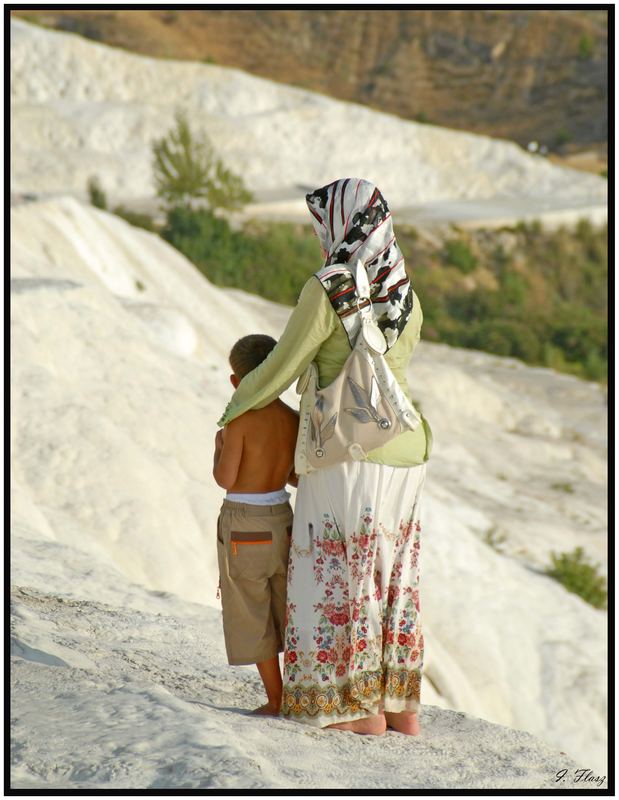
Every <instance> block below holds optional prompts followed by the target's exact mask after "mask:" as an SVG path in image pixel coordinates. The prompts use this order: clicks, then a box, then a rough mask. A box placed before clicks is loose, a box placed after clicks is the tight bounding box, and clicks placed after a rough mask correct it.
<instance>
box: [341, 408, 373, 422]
mask: <svg viewBox="0 0 619 800" xmlns="http://www.w3.org/2000/svg"><path fill="white" fill-rule="evenodd" d="M345 411H346V412H347V413H348V414H352V416H353V417H354V418H355V419H356V420H357V422H370V421H371V420H372V419H373V417H372V415H371V414H369V413H368V412H367V411H366V410H365V408H347V409H345Z"/></svg>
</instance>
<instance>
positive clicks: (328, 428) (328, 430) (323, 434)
mask: <svg viewBox="0 0 619 800" xmlns="http://www.w3.org/2000/svg"><path fill="white" fill-rule="evenodd" d="M336 421H337V412H336V413H335V414H334V415H333V416H332V417H331V419H330V420H329V422H327V424H326V425H325V427H324V428H323V429H322V430H321V431H320V438H321V439H322V442H323V444H324V443H325V442H326V441H328V440H329V439H331V437H332V436H333V434H334V433H335V423H336Z"/></svg>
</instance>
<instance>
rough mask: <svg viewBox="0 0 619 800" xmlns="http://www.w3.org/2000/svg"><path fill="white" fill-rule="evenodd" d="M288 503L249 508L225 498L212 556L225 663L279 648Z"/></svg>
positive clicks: (249, 660)
mask: <svg viewBox="0 0 619 800" xmlns="http://www.w3.org/2000/svg"><path fill="white" fill-rule="evenodd" d="M291 535H292V508H291V507H290V503H281V504H279V505H275V506H254V505H249V504H248V503H235V502H232V501H230V500H224V502H223V505H222V507H221V512H220V514H219V519H218V520H217V558H218V561H219V583H220V587H221V606H222V612H223V623H224V638H225V640H226V652H227V654H228V663H230V664H257V663H258V662H260V661H266V660H267V659H269V658H273V656H276V655H277V654H278V653H281V652H282V650H283V649H284V628H285V618H286V578H287V574H288V551H289V550H290V537H291Z"/></svg>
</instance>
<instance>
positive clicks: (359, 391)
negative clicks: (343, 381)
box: [348, 378, 369, 408]
mask: <svg viewBox="0 0 619 800" xmlns="http://www.w3.org/2000/svg"><path fill="white" fill-rule="evenodd" d="M348 385H349V386H350V391H351V392H352V396H353V397H354V398H355V403H356V404H357V405H358V406H361V407H362V408H368V407H369V397H368V393H367V392H366V391H365V389H364V388H363V387H362V386H359V384H358V383H357V382H356V381H353V379H352V378H348Z"/></svg>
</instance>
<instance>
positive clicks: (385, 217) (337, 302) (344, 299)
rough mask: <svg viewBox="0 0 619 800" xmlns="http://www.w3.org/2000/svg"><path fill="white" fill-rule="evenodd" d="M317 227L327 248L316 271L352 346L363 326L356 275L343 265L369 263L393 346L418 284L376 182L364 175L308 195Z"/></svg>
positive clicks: (373, 292) (379, 313)
mask: <svg viewBox="0 0 619 800" xmlns="http://www.w3.org/2000/svg"><path fill="white" fill-rule="evenodd" d="M305 199H306V201H307V205H308V208H309V210H310V213H311V215H312V222H313V225H314V229H315V231H316V233H317V234H318V238H319V239H320V243H321V244H322V247H323V249H324V250H325V251H326V253H327V257H326V259H325V263H324V266H323V267H322V269H320V270H319V271H318V272H317V273H316V277H317V278H318V280H319V281H320V282H321V283H322V285H323V287H324V289H325V291H326V292H327V294H328V296H329V300H330V301H331V305H332V306H333V308H334V310H335V312H336V313H337V315H338V316H339V317H340V319H341V321H342V324H343V325H344V328H345V329H346V333H347V334H348V339H349V341H350V343H351V346H352V345H353V344H354V340H355V337H356V334H357V331H358V316H357V315H356V314H355V313H354V311H355V310H356V304H355V303H354V302H353V300H354V299H355V291H354V281H353V280H352V278H351V276H350V273H349V272H348V271H346V270H342V269H341V268H340V269H338V265H340V264H347V265H349V266H350V268H351V269H353V272H354V266H355V264H356V263H357V260H359V259H360V260H361V261H362V263H363V265H364V266H365V268H366V271H367V274H368V280H369V283H370V297H371V299H372V305H373V308H374V313H375V315H376V319H377V322H378V325H379V327H380V329H381V330H382V332H383V334H384V336H385V339H386V341H387V347H388V348H390V347H392V346H393V345H394V344H395V343H396V341H397V339H398V336H399V335H400V333H401V332H402V331H403V329H404V326H405V325H406V323H407V322H408V318H409V316H410V313H411V309H412V307H413V290H412V287H411V283H410V280H409V278H408V275H407V274H406V270H405V268H404V257H403V255H402V252H401V251H400V248H399V247H398V243H397V242H396V239H395V234H394V232H393V225H392V222H391V213H390V212H389V208H388V206H387V203H386V202H385V199H384V197H383V196H382V194H381V193H380V192H379V190H378V189H377V188H376V186H374V185H373V184H371V183H369V182H368V181H365V180H362V179H360V178H341V179H340V180H337V181H334V182H333V183H330V184H329V185H328V186H323V187H322V188H321V189H316V190H315V191H313V192H310V194H308V195H306V196H305Z"/></svg>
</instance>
